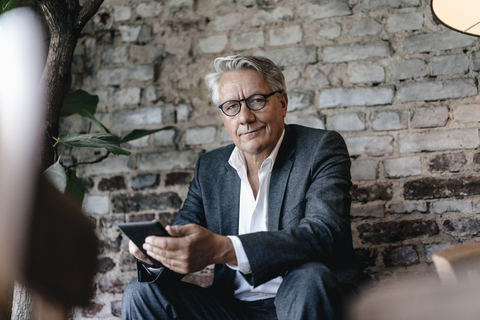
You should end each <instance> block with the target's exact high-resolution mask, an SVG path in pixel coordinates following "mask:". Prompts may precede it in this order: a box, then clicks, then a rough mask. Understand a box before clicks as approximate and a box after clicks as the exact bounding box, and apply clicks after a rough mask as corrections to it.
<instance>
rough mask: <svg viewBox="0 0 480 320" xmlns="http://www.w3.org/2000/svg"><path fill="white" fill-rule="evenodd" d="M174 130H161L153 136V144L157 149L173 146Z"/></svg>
mask: <svg viewBox="0 0 480 320" xmlns="http://www.w3.org/2000/svg"><path fill="white" fill-rule="evenodd" d="M174 138H175V130H174V129H170V130H162V131H159V132H155V134H154V135H153V141H154V144H155V145H156V146H158V147H172V146H174V145H175V142H174V140H173V139H174Z"/></svg>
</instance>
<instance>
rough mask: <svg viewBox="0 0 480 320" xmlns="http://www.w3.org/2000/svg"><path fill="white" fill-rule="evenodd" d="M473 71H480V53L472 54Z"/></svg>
mask: <svg viewBox="0 0 480 320" xmlns="http://www.w3.org/2000/svg"><path fill="white" fill-rule="evenodd" d="M472 62H473V70H475V71H480V51H475V52H473V53H472Z"/></svg>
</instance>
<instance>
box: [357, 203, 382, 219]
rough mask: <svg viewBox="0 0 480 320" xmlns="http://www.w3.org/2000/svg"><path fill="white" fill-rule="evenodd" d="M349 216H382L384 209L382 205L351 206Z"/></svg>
mask: <svg viewBox="0 0 480 320" xmlns="http://www.w3.org/2000/svg"><path fill="white" fill-rule="evenodd" d="M350 216H351V217H352V218H383V217H384V216H385V210H384V208H383V205H376V206H362V207H352V208H351V209H350Z"/></svg>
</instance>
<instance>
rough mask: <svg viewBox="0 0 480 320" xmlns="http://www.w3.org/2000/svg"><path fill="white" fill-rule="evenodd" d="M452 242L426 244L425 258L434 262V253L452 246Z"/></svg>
mask: <svg viewBox="0 0 480 320" xmlns="http://www.w3.org/2000/svg"><path fill="white" fill-rule="evenodd" d="M451 246H452V244H451V243H450V242H447V243H441V244H431V245H425V258H426V260H427V262H433V259H432V257H433V254H434V253H437V252H439V251H441V250H443V249H447V248H450V247H451Z"/></svg>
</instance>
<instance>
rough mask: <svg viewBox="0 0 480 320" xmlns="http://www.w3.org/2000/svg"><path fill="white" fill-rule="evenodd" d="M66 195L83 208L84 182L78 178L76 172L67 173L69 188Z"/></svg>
mask: <svg viewBox="0 0 480 320" xmlns="http://www.w3.org/2000/svg"><path fill="white" fill-rule="evenodd" d="M65 194H66V195H69V196H70V197H71V198H72V199H73V200H74V201H75V202H76V203H77V204H78V205H79V206H80V207H81V206H82V202H83V198H84V196H85V188H84V187H83V184H82V182H81V181H80V179H78V177H77V172H76V171H75V170H68V172H67V187H66V189H65Z"/></svg>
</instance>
